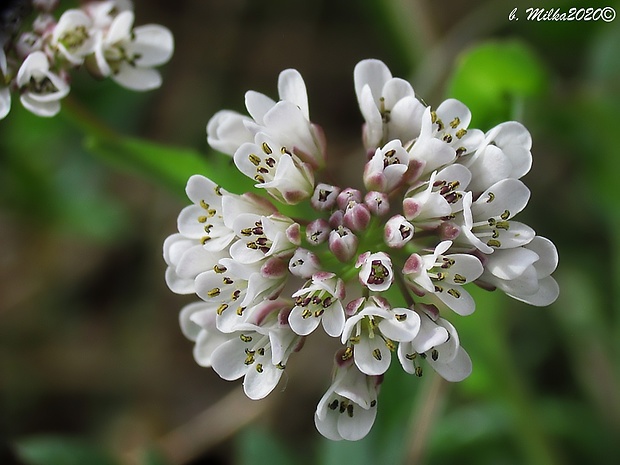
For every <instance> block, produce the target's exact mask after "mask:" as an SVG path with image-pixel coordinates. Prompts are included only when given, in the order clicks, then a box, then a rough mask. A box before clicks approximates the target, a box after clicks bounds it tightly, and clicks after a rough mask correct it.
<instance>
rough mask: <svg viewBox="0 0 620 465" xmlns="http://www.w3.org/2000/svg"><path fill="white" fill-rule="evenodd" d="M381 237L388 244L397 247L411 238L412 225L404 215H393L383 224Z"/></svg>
mask: <svg viewBox="0 0 620 465" xmlns="http://www.w3.org/2000/svg"><path fill="white" fill-rule="evenodd" d="M383 238H384V239H385V243H386V244H387V245H388V246H390V247H394V248H398V249H399V248H401V247H403V246H404V245H405V244H406V243H407V242H409V241H410V240H411V239H413V225H412V224H411V223H410V222H409V221H407V220H406V219H405V217H404V216H402V215H394V216H393V217H392V218H390V219H389V220H388V221H387V223H386V224H385V229H384V231H383Z"/></svg>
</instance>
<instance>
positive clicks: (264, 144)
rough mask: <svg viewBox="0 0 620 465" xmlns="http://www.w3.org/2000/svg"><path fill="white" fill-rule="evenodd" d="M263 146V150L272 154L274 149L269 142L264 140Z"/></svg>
mask: <svg viewBox="0 0 620 465" xmlns="http://www.w3.org/2000/svg"><path fill="white" fill-rule="evenodd" d="M262 148H263V152H265V153H266V154H267V155H271V154H272V153H273V150H271V147H269V145H268V144H267V142H263V145H262Z"/></svg>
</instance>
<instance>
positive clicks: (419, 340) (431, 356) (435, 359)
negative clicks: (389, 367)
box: [398, 313, 472, 382]
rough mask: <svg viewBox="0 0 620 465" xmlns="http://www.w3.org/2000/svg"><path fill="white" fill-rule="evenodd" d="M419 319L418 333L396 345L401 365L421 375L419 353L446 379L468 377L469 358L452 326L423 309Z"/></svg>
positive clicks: (470, 368) (469, 368) (469, 371)
mask: <svg viewBox="0 0 620 465" xmlns="http://www.w3.org/2000/svg"><path fill="white" fill-rule="evenodd" d="M420 319H421V325H420V331H419V332H418V334H417V336H416V337H415V338H414V339H413V340H412V341H407V342H401V343H400V344H399V346H398V359H399V361H400V363H401V365H402V367H403V369H404V370H405V371H406V372H407V373H411V374H416V375H418V376H421V375H422V367H421V366H420V365H419V364H418V363H417V356H418V355H421V356H422V358H424V359H426V361H427V362H428V363H429V364H430V365H431V367H432V368H433V369H434V370H435V371H436V372H437V373H439V375H441V376H442V377H443V378H444V379H446V380H447V381H453V382H456V381H462V380H464V379H465V378H467V377H468V376H469V375H470V374H471V370H472V364H471V359H470V358H469V355H468V354H467V352H465V350H464V349H463V348H462V347H461V345H460V342H459V337H458V333H457V332H456V329H455V328H454V326H452V324H450V322H448V321H447V320H444V319H443V318H438V317H436V318H432V317H431V316H430V315H428V314H426V313H422V314H421V315H420Z"/></svg>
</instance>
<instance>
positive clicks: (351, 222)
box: [343, 201, 370, 232]
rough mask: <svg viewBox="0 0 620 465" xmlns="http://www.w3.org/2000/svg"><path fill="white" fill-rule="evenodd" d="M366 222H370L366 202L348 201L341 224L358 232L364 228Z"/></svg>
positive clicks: (366, 225) (366, 224)
mask: <svg viewBox="0 0 620 465" xmlns="http://www.w3.org/2000/svg"><path fill="white" fill-rule="evenodd" d="M368 223H370V210H368V207H367V206H366V204H363V203H354V202H353V201H352V202H349V205H348V206H347V209H346V211H345V213H344V217H343V224H344V225H345V226H346V227H347V228H349V229H351V230H353V231H355V232H359V231H362V230H364V229H366V228H367V227H368Z"/></svg>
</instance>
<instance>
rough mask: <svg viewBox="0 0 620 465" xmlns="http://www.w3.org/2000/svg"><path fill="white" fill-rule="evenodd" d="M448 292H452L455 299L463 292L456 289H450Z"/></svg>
mask: <svg viewBox="0 0 620 465" xmlns="http://www.w3.org/2000/svg"><path fill="white" fill-rule="evenodd" d="M448 294H450V295H451V296H452V297H454V298H455V299H458V298H460V297H461V293H460V292H459V291H457V290H456V289H448Z"/></svg>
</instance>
